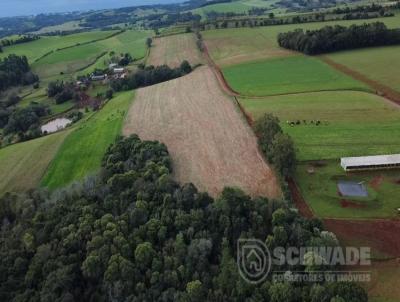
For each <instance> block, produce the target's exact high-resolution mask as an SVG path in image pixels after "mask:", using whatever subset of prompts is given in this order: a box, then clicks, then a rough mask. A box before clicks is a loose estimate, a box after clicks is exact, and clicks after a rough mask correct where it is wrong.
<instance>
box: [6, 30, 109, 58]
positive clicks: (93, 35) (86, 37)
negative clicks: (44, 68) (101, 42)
mask: <svg viewBox="0 0 400 302" xmlns="http://www.w3.org/2000/svg"><path fill="white" fill-rule="evenodd" d="M114 32H115V31H88V32H83V33H79V34H73V35H66V36H51V37H46V36H43V37H42V38H41V39H39V40H36V41H33V42H28V43H23V44H17V45H12V46H9V47H4V49H3V52H2V53H0V58H3V57H6V56H8V55H9V54H16V55H20V56H21V55H25V56H26V57H27V58H28V59H29V61H30V63H32V62H33V61H34V60H35V59H38V58H40V57H41V56H43V55H44V54H46V53H48V52H50V51H56V50H57V49H60V48H64V47H69V46H74V45H77V44H79V43H80V44H82V43H85V42H89V41H93V40H98V39H104V38H106V37H108V36H110V35H112V34H113V33H114Z"/></svg>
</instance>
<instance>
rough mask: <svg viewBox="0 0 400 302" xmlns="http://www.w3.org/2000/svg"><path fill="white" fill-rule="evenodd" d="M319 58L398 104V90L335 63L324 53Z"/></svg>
mask: <svg viewBox="0 0 400 302" xmlns="http://www.w3.org/2000/svg"><path fill="white" fill-rule="evenodd" d="M319 58H320V59H321V60H322V61H323V62H324V63H326V64H328V65H329V66H331V67H333V68H335V69H336V70H338V71H340V72H343V73H344V74H346V75H348V76H350V77H352V78H353V79H356V80H358V81H361V82H363V83H365V84H367V85H368V86H369V87H371V88H372V89H373V90H375V94H376V95H378V96H381V97H383V98H385V99H386V100H388V101H390V102H391V103H394V104H395V105H397V106H400V92H398V91H396V90H394V89H392V88H390V87H389V86H386V85H384V84H381V83H379V82H378V81H375V80H371V79H370V78H368V77H367V76H365V75H363V74H362V73H360V72H358V71H355V70H354V69H351V68H349V67H347V66H345V65H343V64H340V63H337V62H335V61H334V60H332V59H330V58H328V57H327V56H326V55H323V56H319Z"/></svg>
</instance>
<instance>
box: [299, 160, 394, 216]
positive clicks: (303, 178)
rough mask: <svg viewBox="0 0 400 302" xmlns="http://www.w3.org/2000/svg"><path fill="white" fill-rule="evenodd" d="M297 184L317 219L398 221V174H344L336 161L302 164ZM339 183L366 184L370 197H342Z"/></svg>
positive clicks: (389, 172) (382, 172)
mask: <svg viewBox="0 0 400 302" xmlns="http://www.w3.org/2000/svg"><path fill="white" fill-rule="evenodd" d="M296 180H297V184H298V186H299V187H300V190H301V193H302V195H303V197H304V199H305V200H306V201H307V203H308V204H309V206H310V207H311V208H312V210H313V212H314V213H315V214H316V215H317V216H318V217H321V218H396V217H397V215H398V213H397V208H398V206H399V202H398V196H399V194H400V173H399V171H398V170H393V171H371V172H357V173H345V172H344V171H343V169H341V167H340V165H339V163H338V161H337V160H329V161H321V160H320V161H312V162H303V163H301V164H299V165H298V168H297V173H296ZM340 181H352V182H355V183H362V184H364V185H365V186H366V188H367V191H368V196H367V197H350V196H342V195H341V194H340V193H339V190H338V182H340Z"/></svg>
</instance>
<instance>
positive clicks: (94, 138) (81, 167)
mask: <svg viewBox="0 0 400 302" xmlns="http://www.w3.org/2000/svg"><path fill="white" fill-rule="evenodd" d="M133 97H134V94H133V92H124V93H120V94H118V95H117V96H115V97H114V98H113V99H112V100H110V101H109V102H108V103H107V104H106V105H105V106H104V108H103V109H101V111H100V112H98V113H96V114H94V115H91V116H90V117H89V118H88V119H87V120H86V121H83V122H82V123H79V124H78V125H77V126H76V127H77V128H76V129H74V131H73V132H72V133H71V134H70V135H69V136H68V137H67V138H66V139H65V141H64V143H63V144H62V146H61V148H60V149H59V151H58V152H57V154H56V156H55V158H54V160H53V161H52V162H51V165H50V166H49V168H48V170H47V172H46V174H45V176H44V178H43V179H42V182H41V185H42V186H43V187H47V188H49V189H56V188H60V187H62V186H66V185H68V184H70V183H71V182H73V181H77V180H81V179H82V178H84V177H85V176H87V175H90V174H91V173H94V172H96V171H97V170H98V169H99V168H100V164H101V160H102V158H103V156H104V154H105V152H106V150H107V148H108V146H109V145H110V144H111V143H113V142H114V141H115V140H116V138H117V137H118V136H119V135H120V134H121V130H122V124H123V121H124V118H125V115H126V112H127V110H128V108H129V105H130V103H131V102H132V101H133Z"/></svg>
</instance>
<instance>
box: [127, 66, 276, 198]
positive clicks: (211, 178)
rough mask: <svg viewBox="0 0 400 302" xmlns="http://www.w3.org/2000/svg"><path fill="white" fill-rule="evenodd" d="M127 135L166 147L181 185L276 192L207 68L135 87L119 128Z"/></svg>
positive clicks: (268, 172) (236, 114)
mask: <svg viewBox="0 0 400 302" xmlns="http://www.w3.org/2000/svg"><path fill="white" fill-rule="evenodd" d="M132 133H136V134H138V135H139V136H140V137H141V138H142V139H145V140H159V141H161V142H163V143H165V144H166V145H167V147H168V150H169V153H170V155H171V158H172V162H173V174H174V178H175V179H176V180H177V181H179V182H180V183H188V182H192V183H193V184H195V185H196V186H197V187H198V188H199V190H201V191H207V192H209V193H210V194H212V195H213V196H217V195H218V194H219V193H220V192H221V191H222V189H223V188H224V187H225V186H237V187H240V188H242V189H243V190H244V191H245V192H247V193H248V194H250V195H252V196H259V195H263V196H269V197H278V196H280V188H279V185H278V183H277V180H276V178H275V175H274V173H273V171H272V170H271V169H270V168H269V167H268V166H267V164H266V163H265V162H264V160H263V157H262V155H261V154H260V152H259V150H258V146H257V141H256V138H255V136H254V133H253V131H252V130H251V128H250V127H249V126H248V125H247V124H246V121H245V119H244V118H243V117H242V116H241V113H240V112H239V110H238V109H237V108H236V106H235V104H234V103H233V100H232V99H230V98H229V97H227V96H226V95H225V94H224V93H223V92H222V91H221V89H220V87H219V86H218V82H217V81H216V80H215V76H214V74H213V72H212V70H211V69H210V68H208V67H200V68H197V69H196V70H195V71H193V72H192V73H191V74H189V75H187V76H185V77H181V78H179V79H176V80H172V81H168V82H165V83H161V84H158V85H154V86H151V87H146V88H143V89H139V90H138V92H137V95H136V100H135V102H134V103H133V105H132V107H131V108H130V110H129V114H128V118H127V122H126V124H125V127H124V134H125V135H129V134H132Z"/></svg>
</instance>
